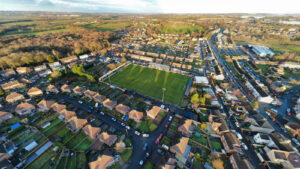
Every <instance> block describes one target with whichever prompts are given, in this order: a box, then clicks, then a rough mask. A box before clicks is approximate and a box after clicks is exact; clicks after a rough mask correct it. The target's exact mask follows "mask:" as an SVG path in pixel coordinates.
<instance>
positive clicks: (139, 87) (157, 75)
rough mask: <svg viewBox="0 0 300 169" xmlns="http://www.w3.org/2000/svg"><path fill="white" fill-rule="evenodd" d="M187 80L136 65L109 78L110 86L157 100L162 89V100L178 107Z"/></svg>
mask: <svg viewBox="0 0 300 169" xmlns="http://www.w3.org/2000/svg"><path fill="white" fill-rule="evenodd" d="M189 79H190V78H189V77H188V76H185V75H181V74H176V73H172V72H166V71H160V70H156V69H151V68H146V67H141V66H138V65H129V66H127V67H125V68H124V69H122V70H121V71H120V72H118V73H116V74H115V75H113V76H112V77H110V81H111V83H112V84H115V85H118V86H120V87H124V88H127V89H130V90H135V91H137V92H139V93H142V94H146V95H148V96H152V97H155V98H158V99H162V96H163V90H162V88H165V89H166V90H165V93H164V100H165V101H167V102H169V103H173V104H178V105H179V104H180V103H181V100H182V98H183V95H184V92H185V90H186V87H187V84H188V82H189ZM107 80H108V79H107Z"/></svg>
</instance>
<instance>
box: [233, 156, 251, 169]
mask: <svg viewBox="0 0 300 169" xmlns="http://www.w3.org/2000/svg"><path fill="white" fill-rule="evenodd" d="M229 160H230V163H231V165H232V168H233V169H252V168H253V167H252V166H251V165H250V163H249V161H248V160H247V159H245V158H242V157H241V156H240V154H238V153H234V154H232V155H231V156H230V157H229Z"/></svg>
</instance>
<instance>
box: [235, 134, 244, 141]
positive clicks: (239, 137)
mask: <svg viewBox="0 0 300 169" xmlns="http://www.w3.org/2000/svg"><path fill="white" fill-rule="evenodd" d="M236 136H237V137H238V139H240V140H242V139H243V137H242V135H241V134H240V133H239V132H236Z"/></svg>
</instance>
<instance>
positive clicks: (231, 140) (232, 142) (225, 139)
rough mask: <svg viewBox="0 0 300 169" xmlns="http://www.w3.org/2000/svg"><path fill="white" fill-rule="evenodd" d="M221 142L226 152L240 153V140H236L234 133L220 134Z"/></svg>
mask: <svg viewBox="0 0 300 169" xmlns="http://www.w3.org/2000/svg"><path fill="white" fill-rule="evenodd" d="M221 142H222V144H223V146H224V148H225V150H226V152H227V153H229V154H232V153H240V152H242V150H241V142H240V141H239V140H238V138H237V136H236V135H235V134H234V133H230V132H226V133H223V135H222V136H221Z"/></svg>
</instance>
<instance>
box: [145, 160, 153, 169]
mask: <svg viewBox="0 0 300 169" xmlns="http://www.w3.org/2000/svg"><path fill="white" fill-rule="evenodd" d="M153 168H154V165H153V164H152V163H151V162H150V161H147V162H146V164H145V166H144V167H143V169H153Z"/></svg>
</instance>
